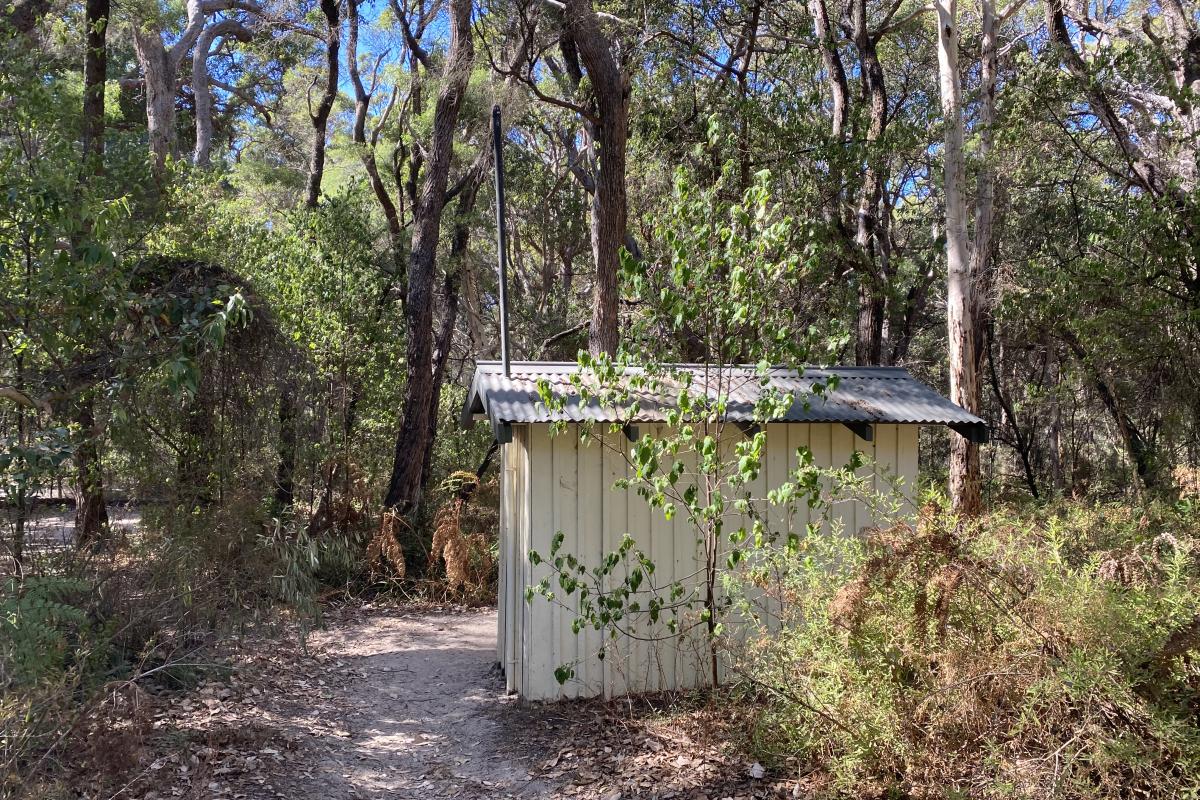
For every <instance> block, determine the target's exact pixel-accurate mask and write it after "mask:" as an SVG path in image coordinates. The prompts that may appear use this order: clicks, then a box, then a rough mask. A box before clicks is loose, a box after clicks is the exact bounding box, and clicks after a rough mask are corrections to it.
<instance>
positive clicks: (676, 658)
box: [462, 362, 987, 700]
mask: <svg viewBox="0 0 1200 800" xmlns="http://www.w3.org/2000/svg"><path fill="white" fill-rule="evenodd" d="M674 369H676V370H686V371H688V372H691V373H692V385H691V391H692V392H693V393H694V394H699V393H703V392H706V391H707V392H708V393H709V394H710V396H714V395H715V394H717V393H720V394H721V395H722V396H724V397H727V398H728V403H727V405H726V412H725V414H726V417H725V419H726V421H728V422H731V423H735V424H736V425H735V426H731V427H732V428H733V434H734V435H737V434H738V431H739V428H740V429H741V430H742V431H746V430H749V426H750V425H752V424H753V423H754V418H753V412H754V406H755V403H756V401H757V400H758V398H759V396H760V393H761V392H762V391H763V386H764V382H763V380H762V378H761V375H760V373H759V372H758V371H757V370H756V369H755V368H753V367H724V368H720V369H717V368H714V367H706V366H704V365H686V364H683V365H675V366H674ZM578 370H579V367H578V365H577V364H574V363H550V362H513V363H512V364H511V365H510V370H509V374H508V375H505V373H504V370H503V368H502V366H501V364H500V363H498V362H479V363H478V365H477V367H476V371H475V376H474V379H473V380H472V383H471V388H470V391H469V393H468V395H467V399H466V403H465V405H464V407H463V412H462V422H463V425H464V426H470V425H471V424H472V423H473V422H474V421H476V420H479V419H485V420H487V422H488V424H489V425H490V426H491V428H492V431H493V433H494V434H495V436H496V439H497V441H499V442H500V443H501V450H500V464H501V492H500V505H501V508H500V543H499V550H500V560H499V570H500V587H499V597H498V602H497V605H498V610H499V613H498V618H499V621H498V626H499V629H498V636H497V658H498V660H499V661H500V663H501V666H502V668H503V670H504V674H505V678H506V681H507V687H508V690H509V691H510V692H515V693H517V694H519V695H520V696H521V697H523V698H525V699H529V700H557V699H561V698H568V697H594V696H599V695H604V696H618V695H621V694H627V693H634V692H643V691H657V690H665V689H681V688H689V687H693V686H696V685H700V684H702V683H703V682H704V681H705V679H706V675H707V671H706V668H705V655H704V645H703V642H700V641H695V642H690V643H689V642H688V641H687V640H686V639H671V640H669V641H667V642H663V641H658V642H649V641H645V640H643V639H642V638H637V639H634V638H630V639H628V640H624V641H618V642H616V643H614V642H611V641H610V642H604V641H602V636H601V633H600V632H598V631H595V630H586V629H585V630H584V631H581V632H580V633H578V634H577V633H575V632H574V630H573V628H572V623H573V621H574V620H575V614H574V613H573V612H572V610H571V609H570V608H568V607H564V605H563V604H561V603H551V602H549V601H547V600H546V599H544V598H541V597H535V598H533V600H532V601H529V600H527V599H526V590H527V589H528V588H529V587H531V586H534V585H536V584H537V583H538V582H539V581H540V580H542V578H543V577H546V576H547V575H548V574H550V573H549V567H548V566H547V565H545V564H541V565H534V564H533V563H531V561H530V559H529V552H530V551H531V550H537V551H539V552H540V553H542V554H543V555H545V554H546V553H548V552H549V550H550V548H551V540H552V539H553V537H554V536H555V535H556V533H558V532H561V533H562V534H563V536H564V540H563V544H562V546H561V552H563V553H572V554H574V555H576V556H577V557H578V558H580V559H581V560H583V561H584V562H585V563H590V564H592V565H595V564H596V563H598V562H599V561H600V559H601V558H603V555H604V554H606V553H609V552H611V551H613V550H615V549H616V548H617V547H618V546H619V545H620V543H621V541H622V539H623V537H624V536H625V534H627V533H628V534H629V535H631V536H632V537H633V538H634V540H635V541H636V542H637V544H638V547H639V548H641V549H642V550H643V551H644V552H646V553H647V554H648V555H649V556H650V557H651V558H652V559H653V560H654V561H655V563H656V575H657V576H658V578H659V583H660V585H661V584H664V583H669V582H670V581H673V580H676V579H678V580H680V581H685V580H692V581H694V580H696V579H695V578H694V577H689V576H695V575H696V574H697V571H698V570H700V571H701V573H702V565H703V563H704V561H703V553H702V552H700V549H699V547H698V545H697V541H696V535H695V532H694V531H693V530H692V528H691V527H690V526H689V524H688V522H687V520H686V519H682V518H681V517H682V516H683V515H676V516H675V517H674V518H673V519H666V518H665V516H664V514H663V513H661V511H658V510H654V509H651V508H650V507H649V505H648V504H647V503H646V501H645V500H643V499H642V498H641V497H640V496H638V495H637V493H636V492H635V491H634V490H632V489H630V490H617V489H614V488H613V487H614V483H615V482H616V481H617V480H618V479H620V478H623V477H626V476H627V474H628V462H627V460H626V459H625V458H624V457H623V455H621V453H622V451H627V450H628V446H629V442H628V441H625V437H626V436H627V437H629V438H636V436H637V435H638V434H639V433H640V434H646V433H649V434H651V435H652V436H661V435H663V429H664V428H665V421H666V418H667V417H666V415H667V412H668V411H669V410H670V409H669V408H668V407H667V406H666V403H665V402H664V401H663V400H662V399H661V398H658V397H653V396H649V395H646V394H645V393H643V394H641V395H640V396H638V397H637V400H638V403H637V406H636V411H635V412H634V413H632V414H630V413H629V409H613V408H603V407H601V406H600V405H599V404H598V403H596V402H595V401H594V400H591V401H588V402H584V400H583V399H582V398H581V397H580V395H579V392H578V389H577V388H576V386H575V384H574V383H573V381H572V377H573V376H574V375H575V374H576V372H577V371H578ZM637 371H638V370H636V369H629V368H627V372H630V373H636V372H637ZM834 376H836V381H833V382H831V379H832V378H833V377H834ZM581 377H583V376H581ZM814 383H820V384H822V385H835V386H836V388H833V389H832V390H831V391H827V392H825V393H824V394H823V395H822V396H817V395H814V394H813V391H812V390H813V384H814ZM539 385H540V386H542V387H546V388H548V389H549V391H550V392H551V393H552V394H553V396H554V397H555V399H556V401H555V402H553V403H552V404H551V405H552V406H553V407H548V406H547V405H546V404H545V403H543V402H542V400H541V399H540V398H541V394H540V391H539ZM766 385H768V386H770V387H771V388H772V389H774V390H779V391H781V392H786V393H788V394H790V395H791V396H792V397H793V398H794V400H793V402H792V405H791V406H790V408H788V409H787V411H786V412H785V413H783V414H782V415H781V416H780V417H779V418H778V419H774V420H771V421H769V422H768V423H766V425H765V431H766V442H767V444H766V457H765V459H764V461H763V469H762V470H761V471H760V474H759V477H758V482H759V483H761V489H762V491H763V492H764V493H765V491H767V490H768V489H770V488H773V487H775V486H778V485H779V484H780V483H782V482H783V481H784V480H785V479H786V475H787V472H788V471H789V470H792V469H795V467H796V452H797V450H798V449H799V448H802V447H803V448H808V450H809V451H811V453H812V454H813V459H814V463H816V464H817V465H818V466H842V465H844V464H846V463H847V462H848V461H849V460H850V458H851V455H852V454H853V453H854V452H855V451H860V452H863V453H864V454H865V455H866V456H867V457H868V462H869V464H870V466H869V467H868V469H869V470H872V471H873V472H874V476H873V477H872V479H873V480H874V479H875V478H877V477H879V476H882V475H884V473H886V474H887V475H888V479H889V480H891V479H892V477H893V476H894V478H897V479H899V483H900V484H902V485H903V486H906V487H908V488H909V489H911V487H912V486H913V485H914V484H915V481H916V478H917V448H918V444H917V442H918V437H917V432H918V429H919V427H920V426H922V425H945V426H948V427H950V428H952V429H953V430H955V431H957V432H958V433H959V434H960V435H963V436H966V437H968V438H970V439H972V440H974V441H986V438H987V426H986V424H985V423H984V421H983V420H982V419H980V418H979V417H977V416H975V415H973V414H970V413H968V412H967V411H965V410H964V409H962V408H961V407H959V406H957V405H955V404H954V403H952V402H950V401H949V400H947V399H946V398H944V397H942V396H941V395H939V394H938V393H937V392H935V391H934V390H933V389H931V388H929V387H928V386H926V385H925V384H923V383H921V382H920V381H917V380H916V379H914V378H913V377H912V376H911V375H909V373H908V372H907V371H906V370H904V369H901V368H897V367H829V368H822V369H813V368H809V369H805V370H804V371H803V372H797V371H795V370H787V369H776V370H771V371H770V372H769V373H768V379H767V382H766ZM588 421H591V422H597V423H611V422H620V423H622V424H624V425H625V428H624V432H623V434H622V433H617V434H614V433H611V432H610V431H609V427H610V426H608V425H596V426H594V430H593V436H594V440H593V441H591V442H589V443H586V444H585V443H581V441H580V436H579V435H578V434H579V431H578V429H577V428H578V426H579V425H580V424H582V423H585V422H588ZM558 422H564V423H566V425H567V428H568V430H567V431H566V432H564V433H559V434H558V435H552V431H551V427H552V425H553V424H554V423H558ZM634 425H636V426H637V427H636V430H635V429H634V428H633V427H632V426H634ZM605 437H607V438H608V441H607V442H606V441H605ZM606 444H607V445H608V446H604V445H606ZM881 486H882V484H881ZM833 513H834V518H835V520H837V521H838V523H840V527H841V528H842V529H843V530H844V531H846V532H849V533H855V532H858V531H860V530H861V529H862V528H864V527H868V526H871V525H872V524H873V522H874V520H873V519H872V515H871V511H870V509H869V508H868V507H867V506H866V505H864V504H862V503H859V502H852V501H847V502H844V503H841V504H839V506H838V507H835V508H834V512H833ZM808 523H809V519H808V518H807V517H806V516H804V513H803V512H798V513H797V514H796V515H795V517H794V518H792V519H781V520H776V521H774V522H773V524H778V525H781V526H783V527H785V528H786V527H790V528H791V529H794V530H797V531H799V530H803V529H804V528H805V526H806V525H807V524H808ZM647 638H653V637H647ZM602 646H603V648H604V656H603V657H601V656H600V650H601V647H602ZM563 665H571V666H572V668H573V676H572V678H571V679H570V680H568V681H567V682H565V683H562V684H560V683H559V681H558V679H557V677H556V675H555V671H556V669H557V668H558V667H560V666H563Z"/></svg>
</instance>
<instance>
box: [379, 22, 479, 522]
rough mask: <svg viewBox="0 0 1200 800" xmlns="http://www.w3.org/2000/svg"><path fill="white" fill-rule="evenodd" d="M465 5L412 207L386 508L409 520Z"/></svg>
mask: <svg viewBox="0 0 1200 800" xmlns="http://www.w3.org/2000/svg"><path fill="white" fill-rule="evenodd" d="M474 58H475V49H474V43H473V42H472V40H471V0H451V3H450V48H449V52H448V55H447V58H446V66H445V72H444V75H443V82H442V88H441V91H440V92H439V94H438V99H437V103H436V105H435V107H434V113H433V133H432V137H431V141H430V145H429V161H428V164H427V166H426V169H425V178H424V181H423V184H422V187H421V194H420V196H419V197H418V198H417V203H416V205H415V206H414V207H413V238H412V257H411V259H410V261H409V270H408V292H407V296H408V301H407V304H406V308H407V320H406V322H407V324H406V333H407V336H408V346H407V362H406V366H407V369H408V381H407V386H406V388H405V397H404V408H403V410H402V417H401V423H400V432H399V434H398V435H397V437H396V452H395V457H394V459H393V462H392V476H391V480H390V481H389V484H388V490H387V494H386V495H385V497H384V506H385V507H386V508H388V509H394V510H395V511H397V512H398V513H400V514H402V515H405V516H411V515H412V514H414V513H415V512H416V510H417V508H418V506H419V505H420V502H421V486H422V483H423V473H424V467H425V449H426V447H428V446H429V444H430V443H429V439H428V437H429V415H430V413H431V412H432V409H431V407H430V406H431V403H432V400H433V389H434V375H433V278H434V268H435V266H436V259H437V245H438V234H439V231H440V229H441V221H442V211H443V209H444V208H445V203H446V185H447V182H448V179H449V175H450V162H451V158H452V156H453V151H454V130H455V128H456V127H457V125H458V113H459V110H460V109H461V108H462V101H463V95H464V94H465V93H466V90H467V82H468V80H469V78H470V75H471V65H472V63H473V62H474Z"/></svg>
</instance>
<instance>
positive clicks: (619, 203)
mask: <svg viewBox="0 0 1200 800" xmlns="http://www.w3.org/2000/svg"><path fill="white" fill-rule="evenodd" d="M563 21H564V24H565V26H566V31H567V34H568V35H569V36H570V38H571V40H572V41H573V42H574V43H575V46H576V47H577V48H578V50H579V56H580V59H581V60H582V62H583V66H584V67H585V68H586V69H587V73H588V78H589V79H590V80H591V83H592V90H593V91H594V92H595V98H596V102H595V108H596V114H597V117H598V120H597V122H596V124H595V126H594V127H595V132H596V142H595V144H596V145H598V147H599V153H598V156H597V167H596V176H595V183H596V191H595V192H594V193H593V194H592V214H591V237H592V257H593V259H594V260H595V262H596V282H595V288H594V291H593V295H592V326H591V330H590V333H589V337H588V347H589V349H590V350H591V351H592V352H593V353H609V354H612V353H616V352H617V347H618V346H619V344H620V330H619V317H620V314H619V312H620V297H619V290H618V285H617V277H618V275H619V272H620V268H621V247H622V246H623V244H624V242H625V233H626V230H625V229H626V224H627V214H628V210H627V207H626V198H625V156H626V144H627V138H628V135H629V130H628V128H629V81H628V77H627V76H626V75H625V73H624V71H623V70H622V69H621V68H620V66H619V65H618V64H617V60H616V58H615V57H614V55H613V49H612V43H611V42H609V40H608V38H607V37H606V36H605V35H604V33H603V31H601V29H600V22H599V19H598V18H597V16H596V12H595V11H594V10H592V4H591V0H568V2H567V3H566V8H565V9H564V12H563Z"/></svg>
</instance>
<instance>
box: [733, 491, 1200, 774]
mask: <svg viewBox="0 0 1200 800" xmlns="http://www.w3.org/2000/svg"><path fill="white" fill-rule="evenodd" d="M786 566H787V567H788V569H787V570H785V571H784V573H783V574H786V576H787V577H786V578H784V579H783V582H782V583H781V584H780V585H779V586H777V587H774V588H775V589H777V598H778V600H779V601H781V603H782V607H783V615H782V626H781V630H779V631H777V632H773V633H771V635H764V636H761V637H757V638H756V639H754V641H753V642H752V643H751V644H749V645H747V646H746V647H745V648H744V649H743V650H742V651H741V652H740V653H739V661H740V666H739V667H738V670H739V672H740V674H742V675H744V676H746V678H747V680H746V681H745V682H744V684H743V686H744V688H745V691H746V692H748V693H749V697H748V699H752V700H753V703H749V704H748V705H750V706H751V707H754V708H756V710H755V711H754V712H753V717H752V721H751V723H750V726H749V727H750V733H749V736H750V739H751V746H752V747H753V748H754V749H755V750H756V751H757V754H758V755H759V757H761V758H763V759H765V760H769V761H772V762H773V763H775V764H776V765H778V766H781V767H782V766H783V765H788V768H789V769H795V770H797V771H798V774H799V776H801V777H803V778H804V779H805V781H806V783H807V784H808V785H810V787H811V789H812V791H813V793H814V794H815V795H816V796H826V797H864V796H889V797H972V798H1035V797H1036V798H1042V797H1062V798H1124V797H1147V798H1184V797H1196V796H1198V793H1200V789H1198V788H1197V787H1200V660H1198V659H1197V655H1198V653H1200V651H1198V647H1200V601H1198V597H1200V515H1198V514H1197V513H1196V511H1195V510H1194V509H1193V508H1192V507H1191V506H1188V505H1186V504H1184V505H1178V506H1165V505H1155V506H1151V507H1148V508H1131V507H1130V506H1128V505H1099V506H1085V505H1082V504H1070V505H1061V506H1055V507H1050V508H1045V509H1041V510H1036V511H1032V512H1029V511H1026V512H1020V513H1013V512H1003V511H1000V512H995V513H992V514H991V515H989V516H987V517H985V518H983V519H981V520H978V521H976V522H973V523H970V524H967V523H964V522H962V521H959V520H956V519H954V518H952V517H950V516H947V515H946V514H944V513H943V512H942V511H941V510H940V509H939V507H938V506H936V505H934V504H931V505H928V506H926V507H925V509H924V510H923V512H922V513H921V515H920V519H919V522H918V523H917V524H915V525H912V526H910V525H907V524H899V525H896V526H895V527H893V528H891V529H889V530H884V531H878V532H875V533H873V534H871V535H870V536H868V537H866V538H865V539H860V538H855V537H829V536H822V537H813V538H810V539H809V540H808V541H807V542H806V543H805V545H804V547H803V549H802V552H801V553H800V554H799V555H798V556H796V557H795V558H793V559H792V560H790V561H789V562H788V564H787V565H786Z"/></svg>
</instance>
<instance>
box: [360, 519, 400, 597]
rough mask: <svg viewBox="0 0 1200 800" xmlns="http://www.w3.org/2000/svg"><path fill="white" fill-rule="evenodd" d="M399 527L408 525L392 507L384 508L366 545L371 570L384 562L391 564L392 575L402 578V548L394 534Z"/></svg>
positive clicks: (374, 569)
mask: <svg viewBox="0 0 1200 800" xmlns="http://www.w3.org/2000/svg"><path fill="white" fill-rule="evenodd" d="M401 527H405V528H407V527H408V523H406V522H405V521H404V518H403V517H402V516H400V515H399V514H398V513H396V511H395V510H394V509H387V510H385V511H384V512H383V518H382V519H381V520H380V523H379V530H378V531H377V532H376V533H375V535H374V536H373V537H372V538H371V542H370V544H368V545H367V563H368V564H369V565H370V567H371V570H372V571H376V570H377V569H379V568H380V567H382V566H383V565H384V564H391V565H392V573H393V576H394V577H395V578H397V579H399V580H403V579H404V573H405V567H404V548H403V547H401V546H400V539H399V537H398V536H397V535H396V534H397V532H398V531H399V530H400V528H401Z"/></svg>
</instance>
